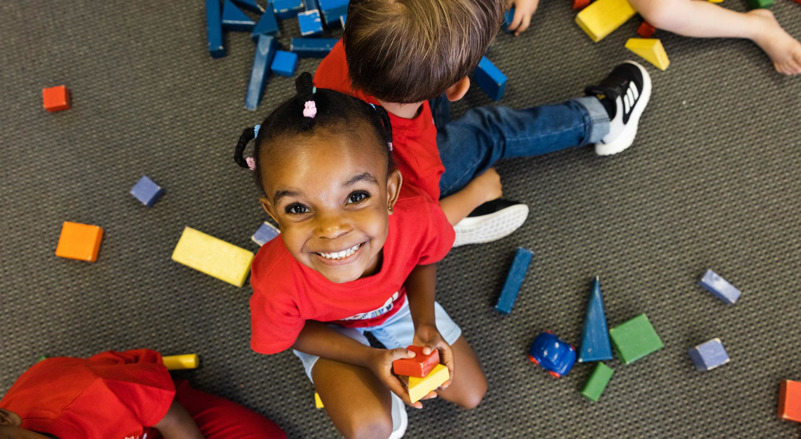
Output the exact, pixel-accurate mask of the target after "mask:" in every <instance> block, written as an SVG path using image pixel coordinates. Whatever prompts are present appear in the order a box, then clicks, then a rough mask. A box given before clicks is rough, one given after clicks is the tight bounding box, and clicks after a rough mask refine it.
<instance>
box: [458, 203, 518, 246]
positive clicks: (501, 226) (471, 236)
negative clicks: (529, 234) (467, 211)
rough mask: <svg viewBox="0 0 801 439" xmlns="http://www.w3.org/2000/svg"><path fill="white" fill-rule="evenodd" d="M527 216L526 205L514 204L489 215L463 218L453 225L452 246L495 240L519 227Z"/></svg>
mask: <svg viewBox="0 0 801 439" xmlns="http://www.w3.org/2000/svg"><path fill="white" fill-rule="evenodd" d="M527 217H528V206H526V205H525V204H516V205H514V206H510V207H507V208H506V209H503V210H499V211H498V212H495V213H491V214H489V215H482V216H479V217H475V218H470V217H468V218H465V219H463V220H461V221H459V222H458V223H457V224H456V225H455V226H453V230H454V231H455V232H456V240H455V241H454V243H453V246H454V247H458V246H460V245H468V244H481V243H484V242H491V241H497V240H499V239H501V238H503V237H506V236H509V235H510V234H512V232H514V231H515V230H517V229H519V228H520V226H522V225H523V223H524V222H525V221H526V218H527Z"/></svg>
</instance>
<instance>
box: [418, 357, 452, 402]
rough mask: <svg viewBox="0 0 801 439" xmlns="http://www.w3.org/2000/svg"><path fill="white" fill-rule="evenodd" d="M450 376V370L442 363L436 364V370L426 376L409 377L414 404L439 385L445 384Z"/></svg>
mask: <svg viewBox="0 0 801 439" xmlns="http://www.w3.org/2000/svg"><path fill="white" fill-rule="evenodd" d="M449 378H450V372H448V368H447V367H445V366H444V365H442V364H437V365H436V366H434V370H432V371H431V373H429V374H428V375H426V377H425V378H417V377H409V399H410V400H411V402H412V404H414V403H415V402H417V401H419V400H420V398H422V397H424V396H426V395H428V394H429V393H430V392H431V391H433V390H435V389H436V388H437V387H439V386H441V385H443V384H444V383H445V381H448V379H449Z"/></svg>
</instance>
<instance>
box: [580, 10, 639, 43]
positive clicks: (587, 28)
mask: <svg viewBox="0 0 801 439" xmlns="http://www.w3.org/2000/svg"><path fill="white" fill-rule="evenodd" d="M636 13H637V11H635V10H634V8H632V7H631V5H630V4H629V2H628V1H627V0H597V1H596V2H594V3H593V4H591V5H589V6H587V7H586V8H584V9H583V10H582V11H581V12H579V13H578V15H576V24H578V25H579V27H580V28H581V29H582V30H584V32H586V33H587V35H589V36H590V39H592V40H593V41H595V42H596V43H597V42H598V41H601V40H602V39H603V38H604V37H605V36H607V35H609V34H611V33H612V32H613V31H614V30H615V29H617V28H619V27H620V26H621V25H622V24H623V23H625V22H626V21H627V20H628V19H629V18H631V17H633V16H634V14H636Z"/></svg>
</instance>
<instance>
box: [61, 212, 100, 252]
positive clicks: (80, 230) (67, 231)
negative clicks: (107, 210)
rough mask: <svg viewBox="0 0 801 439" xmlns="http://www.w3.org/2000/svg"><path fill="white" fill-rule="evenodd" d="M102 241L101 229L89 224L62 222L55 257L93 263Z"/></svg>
mask: <svg viewBox="0 0 801 439" xmlns="http://www.w3.org/2000/svg"><path fill="white" fill-rule="evenodd" d="M102 239H103V229H102V228H100V227H98V226H92V225H89V224H81V223H73V222H69V221H64V225H63V226H61V236H59V238H58V245H57V246H56V256H60V257H62V258H68V259H78V260H81V261H88V262H95V261H96V260H97V252H98V250H99V249H100V241H101V240H102Z"/></svg>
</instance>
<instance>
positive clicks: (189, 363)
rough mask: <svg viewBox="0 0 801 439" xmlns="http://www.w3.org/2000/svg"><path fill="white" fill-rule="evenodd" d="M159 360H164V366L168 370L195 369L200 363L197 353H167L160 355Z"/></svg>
mask: <svg viewBox="0 0 801 439" xmlns="http://www.w3.org/2000/svg"><path fill="white" fill-rule="evenodd" d="M161 361H163V362H164V366H166V367H167V369H168V370H179V369H197V366H198V365H199V364H200V360H198V358H197V354H185V355H168V356H166V357H161Z"/></svg>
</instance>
